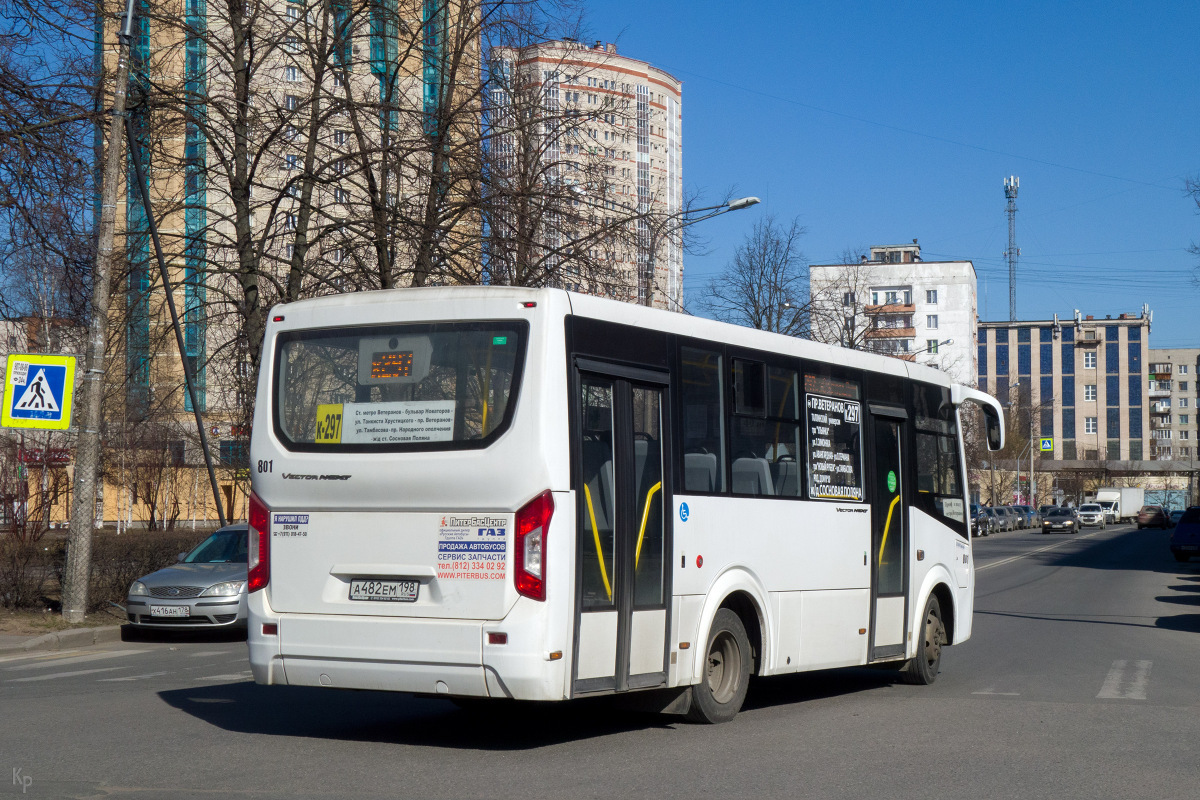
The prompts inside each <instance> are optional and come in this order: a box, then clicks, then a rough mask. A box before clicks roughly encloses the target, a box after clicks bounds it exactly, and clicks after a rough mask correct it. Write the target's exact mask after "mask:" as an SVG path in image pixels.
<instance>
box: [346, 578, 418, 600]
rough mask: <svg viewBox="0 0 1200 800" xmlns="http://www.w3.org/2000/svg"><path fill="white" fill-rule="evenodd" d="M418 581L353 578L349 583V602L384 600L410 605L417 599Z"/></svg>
mask: <svg viewBox="0 0 1200 800" xmlns="http://www.w3.org/2000/svg"><path fill="white" fill-rule="evenodd" d="M420 585H421V584H420V583H419V582H418V581H381V580H375V579H373V578H355V579H353V580H352V581H350V599H351V600H386V601H389V602H393V603H412V602H415V601H416V599H417V589H418V588H419V587H420Z"/></svg>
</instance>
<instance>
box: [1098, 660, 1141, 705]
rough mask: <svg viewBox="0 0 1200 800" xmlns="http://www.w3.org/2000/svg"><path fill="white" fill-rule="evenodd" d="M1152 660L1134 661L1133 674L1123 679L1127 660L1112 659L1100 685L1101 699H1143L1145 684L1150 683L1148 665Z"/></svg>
mask: <svg viewBox="0 0 1200 800" xmlns="http://www.w3.org/2000/svg"><path fill="white" fill-rule="evenodd" d="M1153 663H1154V662H1152V661H1134V662H1133V674H1132V675H1131V676H1130V677H1129V680H1128V681H1126V679H1125V671H1126V669H1127V668H1128V667H1129V662H1128V661H1125V660H1124V659H1121V660H1118V661H1114V662H1113V663H1112V668H1111V669H1109V671H1108V675H1107V676H1106V677H1105V678H1104V684H1103V685H1102V686H1101V687H1100V694H1098V695H1096V697H1097V698H1098V699H1101V700H1145V699H1146V686H1147V685H1148V684H1149V683H1150V666H1151V665H1152V664H1153Z"/></svg>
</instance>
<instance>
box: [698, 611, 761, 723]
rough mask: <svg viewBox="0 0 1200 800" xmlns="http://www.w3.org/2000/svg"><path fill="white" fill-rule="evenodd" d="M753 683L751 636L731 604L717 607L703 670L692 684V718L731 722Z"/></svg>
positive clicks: (705, 652) (705, 651) (708, 721)
mask: <svg viewBox="0 0 1200 800" xmlns="http://www.w3.org/2000/svg"><path fill="white" fill-rule="evenodd" d="M749 686H750V639H749V637H747V636H746V626H744V625H743V624H742V621H741V619H739V618H738V615H737V614H735V613H733V611H731V610H729V609H728V608H722V609H720V610H719V611H717V614H716V616H715V617H713V623H712V629H711V630H710V631H709V633H708V646H707V647H706V648H705V650H704V671H703V674H702V675H701V676H700V683H698V684H696V685H695V686H693V687H692V705H691V708H690V709H689V710H688V714H687V717H688V719H689V720H691V721H692V722H707V723H718V722H728V721H729V720H731V719H733V718H734V717H735V716H737V713H738V711H740V710H741V708H742V703H743V702H745V700H746V690H747V689H748V688H749Z"/></svg>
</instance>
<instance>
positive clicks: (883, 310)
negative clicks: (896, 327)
mask: <svg viewBox="0 0 1200 800" xmlns="http://www.w3.org/2000/svg"><path fill="white" fill-rule="evenodd" d="M916 311H917V307H916V305H915V304H913V303H888V304H885V305H880V306H863V313H864V314H915V313H916Z"/></svg>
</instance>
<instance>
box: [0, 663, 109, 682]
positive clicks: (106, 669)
mask: <svg viewBox="0 0 1200 800" xmlns="http://www.w3.org/2000/svg"><path fill="white" fill-rule="evenodd" d="M118 669H125V668H124V667H100V668H99V669H79V670H75V671H74V672H54V673H51V674H50V675H34V676H33V677H30V678H9V679H8V680H7V681H6V683H30V682H32V681H54V680H58V679H59V678H76V677H78V676H80V675H94V674H95V673H97V672H114V671H116V670H118Z"/></svg>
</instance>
